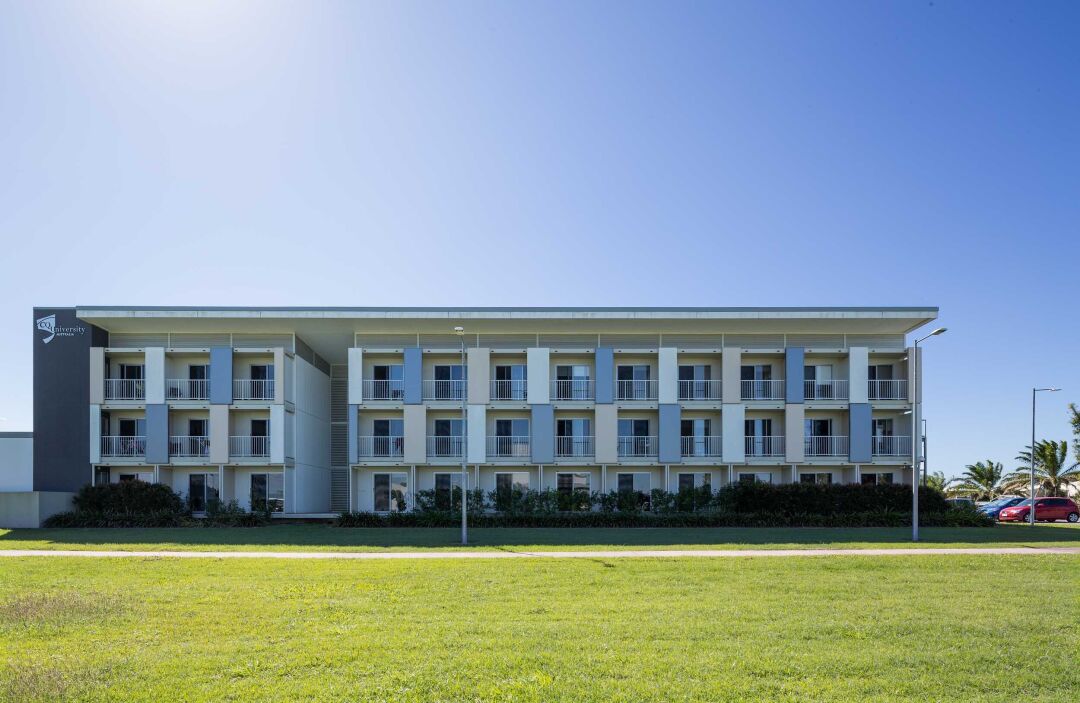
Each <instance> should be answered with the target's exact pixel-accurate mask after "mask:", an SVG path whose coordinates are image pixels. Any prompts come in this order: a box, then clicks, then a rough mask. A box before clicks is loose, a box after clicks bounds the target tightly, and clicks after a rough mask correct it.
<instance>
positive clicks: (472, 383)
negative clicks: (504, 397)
mask: <svg viewBox="0 0 1080 703" xmlns="http://www.w3.org/2000/svg"><path fill="white" fill-rule="evenodd" d="M466 354H467V356H466V359H467V360H468V361H467V363H468V367H469V383H468V395H469V402H470V403H473V404H475V405H487V404H488V403H489V402H490V401H491V384H490V383H489V382H488V381H489V380H490V379H491V350H490V349H488V348H487V347H469V348H468V349H467V350H466Z"/></svg>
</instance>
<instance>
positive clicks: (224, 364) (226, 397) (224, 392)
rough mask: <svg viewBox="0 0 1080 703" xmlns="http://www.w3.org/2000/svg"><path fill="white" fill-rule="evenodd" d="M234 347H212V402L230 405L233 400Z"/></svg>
mask: <svg viewBox="0 0 1080 703" xmlns="http://www.w3.org/2000/svg"><path fill="white" fill-rule="evenodd" d="M232 357H233V353H232V347H210V402H211V403H213V404H215V405H229V404H230V403H232V402H233V358H232Z"/></svg>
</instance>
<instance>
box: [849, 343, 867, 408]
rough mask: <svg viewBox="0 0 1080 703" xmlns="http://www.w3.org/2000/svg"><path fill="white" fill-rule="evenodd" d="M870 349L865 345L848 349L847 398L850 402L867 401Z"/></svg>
mask: <svg viewBox="0 0 1080 703" xmlns="http://www.w3.org/2000/svg"><path fill="white" fill-rule="evenodd" d="M869 365H870V350H869V349H867V348H866V347H851V348H850V349H848V400H849V402H851V403H868V402H870V401H869V392H870V390H869V387H868V386H869V381H868V376H869V369H868V367H869Z"/></svg>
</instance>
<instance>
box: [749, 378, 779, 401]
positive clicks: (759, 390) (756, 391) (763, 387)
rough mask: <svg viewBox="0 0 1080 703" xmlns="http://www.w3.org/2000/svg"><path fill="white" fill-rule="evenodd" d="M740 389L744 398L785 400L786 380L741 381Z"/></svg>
mask: <svg viewBox="0 0 1080 703" xmlns="http://www.w3.org/2000/svg"><path fill="white" fill-rule="evenodd" d="M739 391H740V392H739V396H740V398H741V399H742V400H783V399H784V381H783V380H782V379H781V380H778V381H740V382H739Z"/></svg>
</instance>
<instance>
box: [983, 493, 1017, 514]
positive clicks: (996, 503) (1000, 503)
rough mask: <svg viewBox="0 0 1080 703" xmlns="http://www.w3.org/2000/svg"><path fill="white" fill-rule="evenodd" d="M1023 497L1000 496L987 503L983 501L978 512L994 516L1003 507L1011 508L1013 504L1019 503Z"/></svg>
mask: <svg viewBox="0 0 1080 703" xmlns="http://www.w3.org/2000/svg"><path fill="white" fill-rule="evenodd" d="M1023 500H1024V498H1023V497H1021V496H1002V497H1000V498H998V499H997V500H992V501H990V502H989V503H984V504H983V505H980V506H979V512H980V513H984V514H986V515H989V516H990V517H992V518H996V517H997V516H998V513H1000V512H1001V511H1002V510H1004V509H1005V508H1011V507H1012V506H1014V505H1019V504H1020V503H1021V502H1023Z"/></svg>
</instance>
